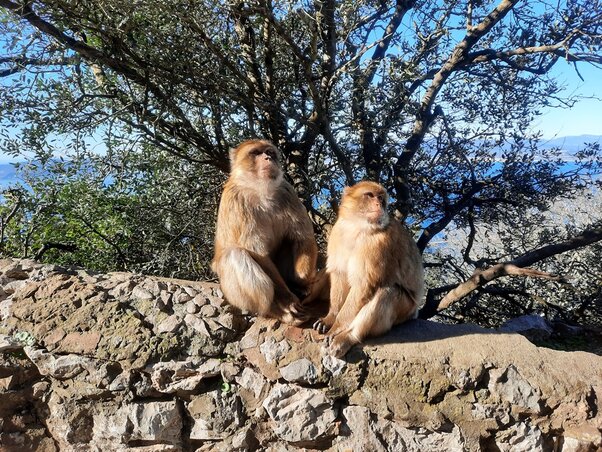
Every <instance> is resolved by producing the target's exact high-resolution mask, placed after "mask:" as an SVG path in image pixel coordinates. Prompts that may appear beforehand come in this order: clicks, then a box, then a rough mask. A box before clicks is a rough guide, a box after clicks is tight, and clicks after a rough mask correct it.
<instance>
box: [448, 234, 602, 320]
mask: <svg viewBox="0 0 602 452" xmlns="http://www.w3.org/2000/svg"><path fill="white" fill-rule="evenodd" d="M600 240H602V225H601V226H597V227H593V228H591V229H587V230H585V231H583V232H582V233H581V234H580V235H578V236H576V237H573V238H571V239H569V240H566V241H564V242H560V243H555V244H551V245H546V246H543V247H541V248H537V249H535V250H532V251H529V252H527V253H525V254H523V255H521V256H519V257H517V258H516V259H513V260H511V261H508V262H501V263H499V264H496V265H493V266H491V267H489V268H486V269H477V270H475V271H474V273H473V274H472V276H471V277H470V279H468V281H465V282H463V283H461V284H459V285H458V286H457V287H456V288H454V289H453V290H451V291H449V292H448V293H447V295H445V297H443V299H442V300H441V301H440V302H439V305H438V307H437V310H438V311H441V310H443V309H446V308H448V307H449V306H450V305H452V304H453V303H455V302H457V301H458V300H460V299H462V298H464V297H465V296H466V295H468V294H469V293H471V292H472V291H474V290H476V289H478V288H480V287H482V286H484V285H485V284H487V283H489V282H490V281H493V280H494V279H497V278H501V277H502V276H529V277H536V278H546V279H551V280H556V281H558V280H560V279H562V278H561V277H559V276H556V275H551V274H549V273H546V272H542V271H539V270H535V269H531V268H526V267H527V266H528V265H532V264H534V263H536V262H539V261H541V260H543V259H546V258H548V257H551V256H555V255H556V254H560V253H564V252H566V251H570V250H574V249H577V248H581V247H584V246H587V245H591V244H592V243H596V242H598V241H600Z"/></svg>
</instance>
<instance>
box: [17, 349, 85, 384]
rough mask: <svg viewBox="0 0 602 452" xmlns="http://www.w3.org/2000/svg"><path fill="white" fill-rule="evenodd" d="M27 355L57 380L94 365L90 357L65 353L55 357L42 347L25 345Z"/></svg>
mask: <svg viewBox="0 0 602 452" xmlns="http://www.w3.org/2000/svg"><path fill="white" fill-rule="evenodd" d="M23 350H24V351H25V353H26V354H27V357H28V358H29V359H30V360H31V361H32V362H33V363H34V364H35V365H36V367H37V368H38V371H39V372H40V374H42V375H48V376H50V377H53V378H56V379H57V380H67V379H70V378H73V377H75V376H76V375H78V374H80V373H81V372H83V371H84V370H85V369H86V367H94V364H93V363H92V362H91V360H90V359H88V358H84V357H82V356H78V355H63V356H58V357H55V356H54V355H52V354H51V353H47V352H45V351H44V350H42V349H38V348H35V347H29V346H28V347H25V348H24V349H23Z"/></svg>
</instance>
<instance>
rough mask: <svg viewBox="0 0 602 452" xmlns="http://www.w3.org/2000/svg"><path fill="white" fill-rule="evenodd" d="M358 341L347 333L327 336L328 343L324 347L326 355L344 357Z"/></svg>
mask: <svg viewBox="0 0 602 452" xmlns="http://www.w3.org/2000/svg"><path fill="white" fill-rule="evenodd" d="M357 343H358V342H357V341H356V340H354V339H353V338H352V337H350V336H349V335H347V334H337V335H336V336H334V337H332V336H326V343H325V345H324V348H323V353H324V354H325V355H330V356H334V357H335V358H339V359H342V358H343V357H344V356H345V355H346V354H347V352H348V351H349V350H350V349H351V347H353V346H354V345H355V344H357Z"/></svg>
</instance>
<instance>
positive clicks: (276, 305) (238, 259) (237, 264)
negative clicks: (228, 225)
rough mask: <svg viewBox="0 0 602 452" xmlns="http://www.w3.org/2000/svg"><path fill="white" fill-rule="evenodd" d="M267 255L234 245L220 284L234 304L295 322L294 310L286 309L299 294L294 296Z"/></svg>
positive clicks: (222, 267) (223, 265)
mask: <svg viewBox="0 0 602 452" xmlns="http://www.w3.org/2000/svg"><path fill="white" fill-rule="evenodd" d="M270 264H271V261H270V260H269V259H267V258H262V257H261V256H259V255H257V254H256V253H253V252H251V251H248V250H245V249H243V248H230V249H229V250H227V251H226V252H225V253H224V254H223V256H222V259H221V262H220V265H219V267H220V270H221V271H220V272H219V276H220V285H221V287H222V291H223V292H224V295H225V296H226V298H227V299H228V301H229V302H230V303H231V304H233V305H234V306H236V307H238V308H240V309H245V310H248V311H251V312H253V313H254V314H257V315H260V316H263V317H275V318H278V319H281V320H283V321H285V322H289V323H290V322H292V321H293V317H292V315H291V313H290V312H289V311H288V310H287V309H285V308H283V305H285V304H286V303H285V302H284V300H285V299H286V300H287V301H288V302H289V303H292V302H294V301H295V300H296V299H297V297H295V295H293V294H292V293H291V292H290V291H289V290H288V288H287V287H286V284H285V283H284V281H283V280H282V277H281V276H280V274H279V273H278V270H277V269H276V268H275V267H274V265H273V264H271V265H270Z"/></svg>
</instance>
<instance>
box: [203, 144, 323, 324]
mask: <svg viewBox="0 0 602 452" xmlns="http://www.w3.org/2000/svg"><path fill="white" fill-rule="evenodd" d="M230 162H231V172H230V177H229V179H228V180H227V182H226V184H225V185H224V190H223V193H222V198H221V201H220V206H219V210H218V216H217V227H216V235H215V255H214V258H213V263H212V265H213V270H214V271H215V272H216V273H217V274H218V276H219V279H220V284H221V287H222V291H223V292H224V295H225V297H226V299H227V300H228V302H230V303H231V304H232V305H234V306H236V307H238V308H240V309H243V310H248V311H250V312H252V313H254V314H257V315H260V316H264V317H273V318H278V319H281V320H283V321H285V322H288V323H299V322H301V321H302V320H304V319H301V318H300V315H299V314H298V312H297V305H298V303H299V297H304V296H305V295H306V294H307V291H308V288H309V285H310V284H311V282H312V280H313V278H314V275H315V269H316V258H317V246H316V242H315V239H314V235H313V228H312V225H311V222H310V220H309V217H308V215H307V212H306V210H305V208H304V207H303V204H301V201H300V200H299V198H298V197H297V195H296V194H295V192H294V190H293V187H292V186H291V185H290V184H289V183H288V182H286V181H285V180H284V179H283V174H282V169H281V165H280V153H279V152H278V150H277V149H276V147H275V146H274V145H273V144H272V143H270V142H268V141H264V140H248V141H245V142H243V143H241V144H240V145H239V146H238V147H237V148H235V149H233V150H232V151H231V153H230Z"/></svg>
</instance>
